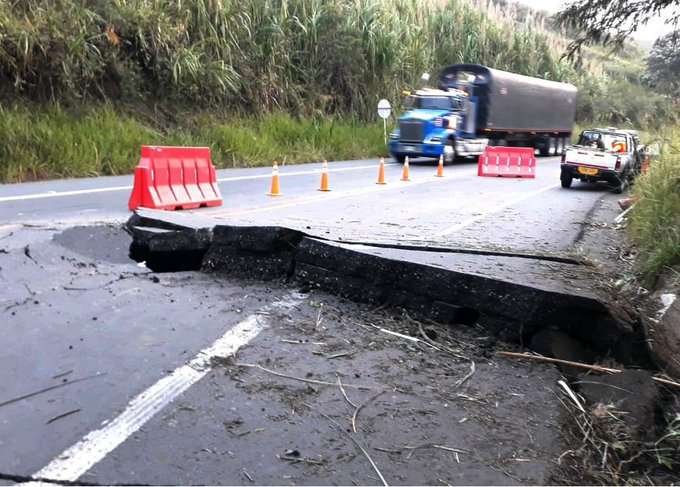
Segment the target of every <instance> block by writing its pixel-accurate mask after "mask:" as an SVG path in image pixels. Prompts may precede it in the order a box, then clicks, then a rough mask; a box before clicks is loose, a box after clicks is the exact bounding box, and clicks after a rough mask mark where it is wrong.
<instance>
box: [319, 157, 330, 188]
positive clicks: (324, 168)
mask: <svg viewBox="0 0 680 487" xmlns="http://www.w3.org/2000/svg"><path fill="white" fill-rule="evenodd" d="M330 190H331V189H330V188H329V187H328V161H323V166H322V167H321V186H320V187H319V191H330Z"/></svg>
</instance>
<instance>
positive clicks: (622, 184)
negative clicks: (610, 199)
mask: <svg viewBox="0 0 680 487" xmlns="http://www.w3.org/2000/svg"><path fill="white" fill-rule="evenodd" d="M627 187H628V175H627V174H621V177H620V178H619V182H618V183H617V184H616V186H614V194H621V193H623V192H624V191H625V190H626V188H627Z"/></svg>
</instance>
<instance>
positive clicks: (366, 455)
mask: <svg viewBox="0 0 680 487" xmlns="http://www.w3.org/2000/svg"><path fill="white" fill-rule="evenodd" d="M304 405H305V406H307V407H308V408H309V409H311V410H312V411H316V412H317V413H318V414H320V415H321V416H323V417H324V418H326V419H327V420H328V421H329V422H330V423H332V424H333V425H334V426H335V428H336V429H337V430H338V431H339V432H340V433H342V434H343V435H345V436H346V437H347V438H349V439H350V440H351V441H352V443H354V445H355V446H356V447H357V448H358V449H359V450H361V453H363V454H364V456H365V457H366V460H368V463H370V464H371V467H373V470H374V471H375V473H376V474H378V477H380V481H381V482H382V483H383V485H384V486H385V487H389V484H388V483H387V481H386V480H385V477H383V474H382V473H381V472H380V469H379V468H378V466H377V465H376V464H375V462H374V461H373V458H371V455H369V454H368V452H367V451H366V448H364V447H363V446H361V443H359V442H358V441H357V440H356V439H354V436H352V435H350V434H349V433H348V432H347V431H345V430H344V429H343V427H342V426H340V425H339V424H338V422H337V421H335V420H334V419H333V418H331V417H330V416H328V415H327V414H324V413H322V412H321V411H319V410H317V409H316V408H314V407H312V405H311V404H307V403H304Z"/></svg>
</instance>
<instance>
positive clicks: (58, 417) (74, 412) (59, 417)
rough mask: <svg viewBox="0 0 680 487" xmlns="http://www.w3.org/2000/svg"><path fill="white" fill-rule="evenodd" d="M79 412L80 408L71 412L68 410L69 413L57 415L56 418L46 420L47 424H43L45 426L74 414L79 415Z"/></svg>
mask: <svg viewBox="0 0 680 487" xmlns="http://www.w3.org/2000/svg"><path fill="white" fill-rule="evenodd" d="M79 412H80V408H78V409H72V410H70V411H67V412H65V413H61V414H59V415H57V416H55V417H53V418H51V419H50V420H48V421H47V423H45V424H52V423H54V422H55V421H59V420H60V419H62V418H65V417H67V416H71V415H72V414H76V413H79Z"/></svg>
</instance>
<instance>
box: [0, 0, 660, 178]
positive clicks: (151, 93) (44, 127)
mask: <svg viewBox="0 0 680 487" xmlns="http://www.w3.org/2000/svg"><path fill="white" fill-rule="evenodd" d="M563 43H564V42H563V41H561V40H560V38H559V36H558V35H553V34H551V33H550V32H548V31H547V30H545V29H544V28H542V27H541V26H538V25H536V24H535V23H534V22H531V21H529V20H522V21H518V20H517V19H513V18H506V17H503V16H502V15H499V14H498V10H497V9H496V7H494V6H493V4H482V3H470V2H468V1H466V0H451V1H448V2H442V1H431V2H424V1H419V0H240V1H236V0H193V1H191V2H186V1H182V0H111V1H107V0H97V1H94V0H90V1H87V0H25V1H22V2H1V3H0V79H1V81H2V83H0V85H1V86H2V87H1V88H0V100H3V101H2V102H1V103H2V110H3V118H4V121H3V122H2V126H1V127H0V130H1V131H2V133H0V137H2V142H0V144H2V145H1V146H0V179H1V180H3V181H20V180H24V179H34V178H45V177H55V176H64V175H69V176H76V175H86V174H118V173H121V172H127V171H129V170H130V169H131V168H132V167H133V166H134V164H135V163H136V159H137V154H138V150H139V144H140V143H141V142H147V143H156V144H161V143H163V144H167V143H180V142H182V143H191V144H198V143H201V144H209V145H211V146H212V148H213V152H214V154H215V160H216V162H217V163H218V164H220V165H232V164H242V163H244V164H257V163H260V164H268V163H270V161H271V159H272V158H278V159H283V158H285V157H288V158H289V159H291V160H302V159H305V158H307V159H313V158H317V156H318V157H321V156H322V155H323V156H325V157H327V158H338V157H358V156H364V155H370V154H375V153H376V151H379V150H380V149H382V148H381V147H380V145H379V142H380V137H379V133H380V131H379V130H378V127H377V126H376V125H375V123H374V122H375V120H374V117H375V115H374V111H375V106H376V104H377V101H378V100H379V99H380V98H388V99H390V100H391V101H392V102H393V104H397V105H398V102H399V99H400V97H401V92H402V90H403V89H404V88H408V87H412V86H413V85H414V83H415V82H416V81H417V80H418V79H419V77H420V75H421V73H422V72H424V71H429V72H432V73H433V74H434V73H436V72H437V70H438V69H439V68H440V67H442V66H445V65H447V64H453V63H459V62H473V63H481V64H486V65H489V66H492V67H496V68H499V69H505V70H509V71H514V72H518V73H522V74H527V75H533V76H540V77H543V78H548V79H554V80H561V81H570V82H572V83H574V84H576V85H577V86H578V87H579V89H580V93H581V96H580V97H579V105H578V117H579V119H581V120H588V121H591V120H592V121H598V122H602V123H616V124H629V125H645V126H658V125H660V124H662V123H664V121H665V120H666V119H668V118H669V117H670V114H671V111H670V105H669V103H668V102H667V101H666V99H665V98H663V97H661V96H660V95H656V94H654V93H652V92H650V91H649V90H648V89H646V88H643V87H642V86H641V85H640V84H639V83H636V82H634V80H631V78H630V73H629V72H625V73H623V74H616V73H612V72H607V73H595V72H593V71H592V70H589V69H584V70H577V69H574V68H573V67H571V66H570V65H568V64H567V63H566V62H564V61H561V60H560V54H561V52H560V47H561V46H562V45H563ZM26 100H31V101H30V103H29V102H27V101H26ZM282 113H283V114H284V115H282ZM282 119H285V120H286V123H285V124H286V126H287V127H288V129H290V130H289V131H288V132H287V133H286V136H287V137H289V138H290V139H289V140H280V142H279V143H276V144H271V145H268V147H267V148H263V145H264V144H269V143H270V142H271V141H272V140H277V137H278V139H281V137H280V136H277V135H275V136H273V137H265V134H267V133H268V131H269V130H274V129H275V125H276V123H278V122H280V121H281V120H282ZM331 119H333V120H335V122H331V121H330V120H331ZM197 120H198V122H197ZM244 120H245V122H244ZM364 125H368V126H369V127H370V130H369V134H373V135H372V136H371V137H372V138H371V137H368V138H367V139H366V140H364V141H360V142H356V141H354V142H353V139H355V138H356V137H357V133H356V132H355V130H360V127H361V126H364ZM294 126H296V127H297V129H295V130H293V129H292V128H291V127H294ZM326 126H328V127H336V128H338V130H331V129H330V128H329V129H328V130H326V129H322V128H320V127H326ZM339 127H344V128H343V129H342V130H340V129H339ZM239 129H242V130H241V131H240V132H239ZM288 129H282V131H283V132H285V131H286V130H288ZM243 130H245V131H248V134H249V135H248V136H245V135H243ZM38 132H39V133H40V135H38ZM113 134H119V135H117V136H114V135H113ZM124 134H128V135H127V136H126V135H124ZM215 134H221V135H222V136H221V137H220V136H216V135H215ZM227 134H229V135H227ZM238 134H241V135H243V137H244V138H245V140H249V138H248V137H250V138H252V137H255V138H258V137H259V139H258V141H259V143H257V144H251V143H243V141H242V140H241V139H239V135H238ZM305 134H306V135H305ZM310 134H311V135H310ZM320 134H328V135H320ZM279 135H280V134H279ZM310 137H311V139H310ZM320 137H321V138H324V137H326V140H325V142H323V143H321V142H319V140H320V139H319V138H320ZM359 138H361V137H359ZM237 139H238V140H237ZM284 139H285V136H284ZM68 140H73V141H78V149H75V148H74V146H70V150H66V149H67V148H68V147H67V146H68V142H67V141H68ZM376 142H377V143H378V146H376ZM47 146H49V147H47ZM310 148H311V149H313V150H310Z"/></svg>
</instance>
